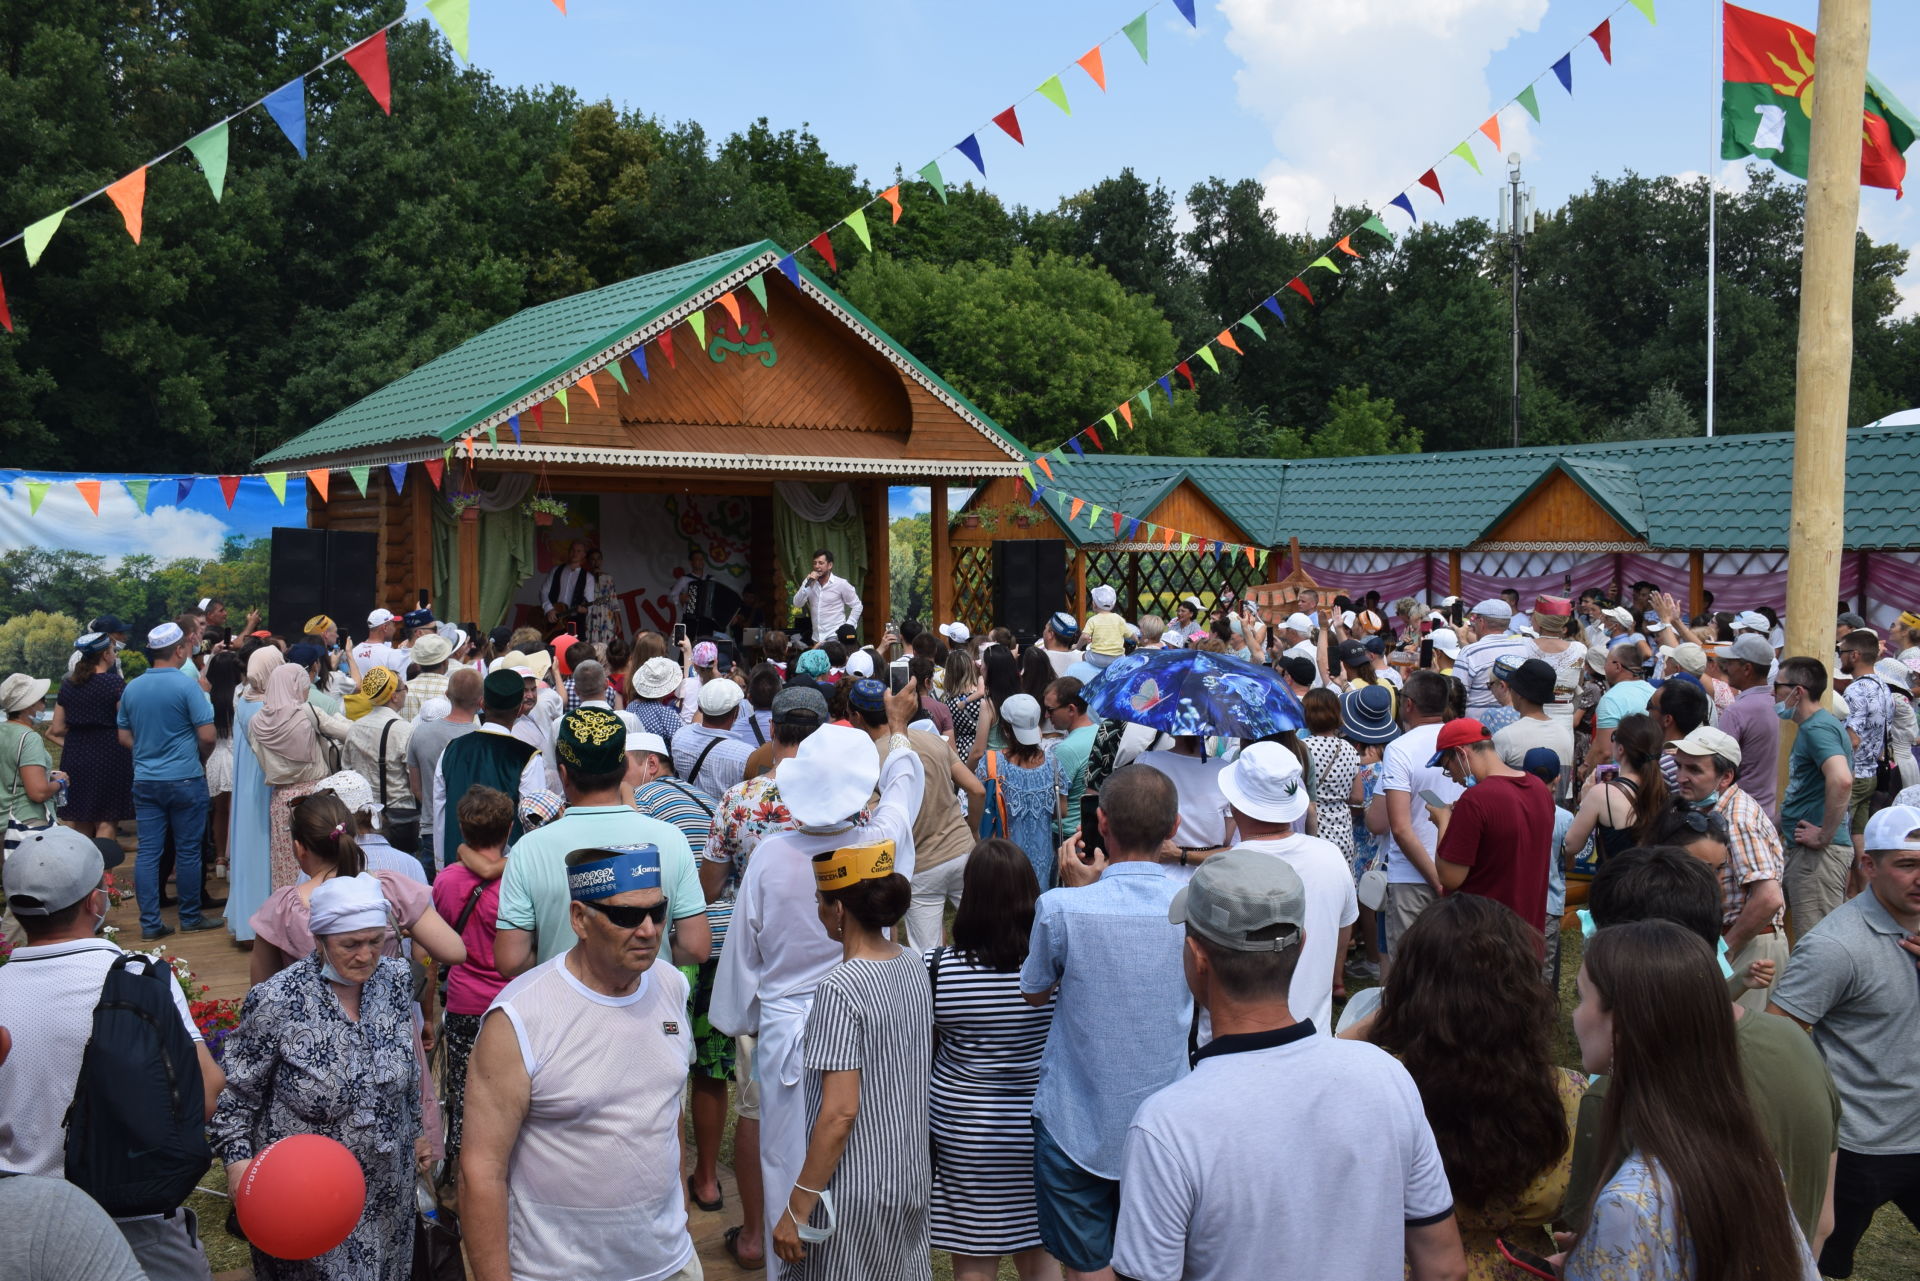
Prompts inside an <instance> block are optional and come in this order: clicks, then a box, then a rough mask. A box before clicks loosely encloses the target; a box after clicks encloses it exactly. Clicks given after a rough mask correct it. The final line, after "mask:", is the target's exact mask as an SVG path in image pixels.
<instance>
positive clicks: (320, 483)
mask: <svg viewBox="0 0 1920 1281" xmlns="http://www.w3.org/2000/svg"><path fill="white" fill-rule="evenodd" d="M332 481H333V473H332V472H331V471H328V470H327V469H326V468H325V467H315V468H314V469H313V470H312V471H310V472H308V473H307V483H308V484H309V485H312V486H313V489H314V492H315V493H317V494H319V495H320V501H321V502H323V503H324V502H326V501H327V486H328V485H329V484H331V483H332Z"/></svg>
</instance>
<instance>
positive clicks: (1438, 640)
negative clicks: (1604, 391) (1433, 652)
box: [1427, 627, 1460, 658]
mask: <svg viewBox="0 0 1920 1281" xmlns="http://www.w3.org/2000/svg"><path fill="white" fill-rule="evenodd" d="M1427 639H1428V640H1431V641H1432V642H1433V647H1434V648H1435V649H1437V650H1439V651H1440V652H1441V653H1442V654H1445V655H1446V656H1447V657H1448V658H1458V657H1460V636H1459V633H1457V632H1455V631H1454V630H1453V629H1452V628H1451V627H1436V628H1434V629H1433V634H1432V635H1430V636H1429V637H1428V638H1427Z"/></svg>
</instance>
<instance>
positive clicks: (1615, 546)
mask: <svg viewBox="0 0 1920 1281" xmlns="http://www.w3.org/2000/svg"><path fill="white" fill-rule="evenodd" d="M1465 550H1467V551H1470V552H1642V553H1650V552H1657V551H1660V550H1663V549H1661V548H1658V547H1653V546H1650V545H1648V544H1646V543H1498V542H1478V543H1470V544H1468V546H1467V547H1466V549H1465Z"/></svg>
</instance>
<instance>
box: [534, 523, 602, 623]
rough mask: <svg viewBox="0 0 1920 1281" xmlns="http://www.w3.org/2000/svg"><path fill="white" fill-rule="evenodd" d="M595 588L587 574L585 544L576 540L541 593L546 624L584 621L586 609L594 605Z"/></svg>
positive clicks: (589, 575) (548, 577) (551, 574)
mask: <svg viewBox="0 0 1920 1281" xmlns="http://www.w3.org/2000/svg"><path fill="white" fill-rule="evenodd" d="M596 586H597V584H596V583H595V581H594V576H593V575H592V574H591V573H589V572H588V570H587V542H586V540H585V539H584V538H576V539H575V540H574V541H573V543H572V545H571V546H569V547H568V548H567V560H566V563H565V564H564V565H555V566H554V567H553V572H552V573H550V574H548V575H547V585H546V587H545V588H544V589H543V590H542V591H541V593H540V608H542V609H543V610H545V611H546V613H547V622H548V623H559V622H563V621H565V620H566V619H569V618H585V617H586V616H587V606H589V605H591V604H593V602H594V593H595V588H596Z"/></svg>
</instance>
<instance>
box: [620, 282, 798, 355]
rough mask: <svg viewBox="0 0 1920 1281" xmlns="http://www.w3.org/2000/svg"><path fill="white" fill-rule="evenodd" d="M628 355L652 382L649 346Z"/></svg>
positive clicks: (640, 347) (641, 347) (639, 348)
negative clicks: (648, 368)
mask: <svg viewBox="0 0 1920 1281" xmlns="http://www.w3.org/2000/svg"><path fill="white" fill-rule="evenodd" d="M787 261H788V262H792V261H793V259H792V258H791V257H789V258H788V259H787ZM627 354H628V355H629V356H632V357H633V367H634V368H635V369H638V370H639V371H640V376H641V377H642V378H644V379H646V380H647V381H648V382H652V381H653V375H652V374H650V373H648V372H647V345H646V344H645V343H641V344H640V345H639V346H638V347H635V348H634V349H633V350H632V351H630V352H628V353H627Z"/></svg>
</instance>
